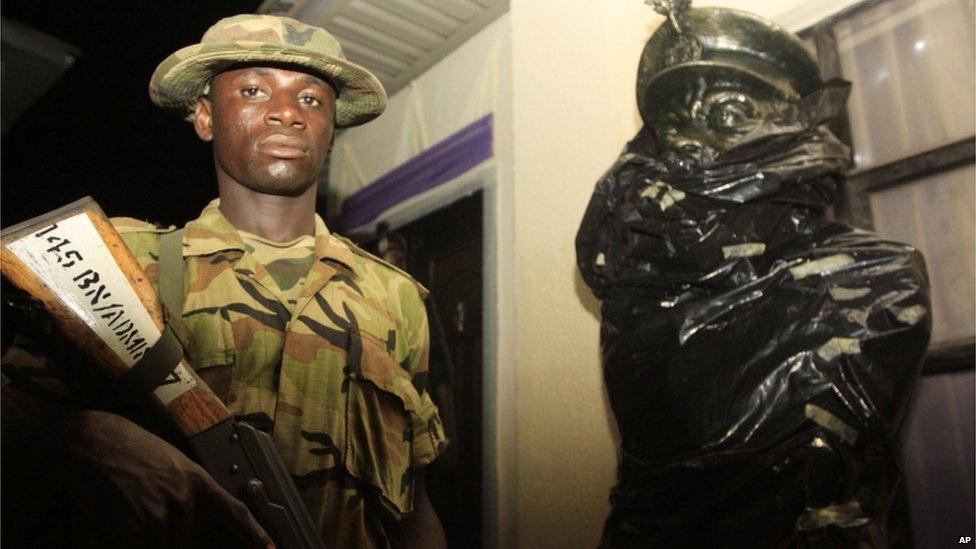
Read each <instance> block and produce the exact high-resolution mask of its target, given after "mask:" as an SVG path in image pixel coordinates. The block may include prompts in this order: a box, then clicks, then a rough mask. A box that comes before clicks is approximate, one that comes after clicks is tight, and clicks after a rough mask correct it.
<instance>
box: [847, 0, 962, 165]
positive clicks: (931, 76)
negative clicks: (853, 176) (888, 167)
mask: <svg viewBox="0 0 976 549" xmlns="http://www.w3.org/2000/svg"><path fill="white" fill-rule="evenodd" d="M973 4H974V2H973V0H888V1H885V2H881V3H880V4H879V5H878V6H875V7H873V8H870V9H867V10H865V11H863V12H860V13H857V14H855V15H854V16H852V17H850V18H846V19H845V20H843V21H841V22H839V23H837V25H836V27H835V32H836V35H837V48H838V50H839V52H840V58H841V66H842V67H843V73H844V76H845V78H848V79H850V80H852V81H853V82H854V90H853V92H852V94H851V100H850V102H849V103H848V107H849V109H850V120H851V132H852V139H853V142H854V152H855V159H856V160H857V163H858V168H866V167H870V166H876V165H879V164H884V163H885V162H890V161H892V160H897V159H899V158H904V157H906V156H909V155H911V154H915V153H918V152H922V151H924V150H928V149H932V148H935V147H938V146H940V145H944V144H946V143H949V142H952V141H956V140H958V139H962V138H965V137H969V136H972V135H973V133H976V129H974V118H976V112H974V107H973V104H974V101H976V98H974V92H973V80H974V78H976V76H974V68H973V67H974V64H976V57H974V53H973V49H974V44H976V42H974V36H973V35H974V32H973V27H974V25H976V17H974V7H973Z"/></svg>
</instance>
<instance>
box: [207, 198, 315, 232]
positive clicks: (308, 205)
mask: <svg viewBox="0 0 976 549" xmlns="http://www.w3.org/2000/svg"><path fill="white" fill-rule="evenodd" d="M218 186H219V189H220V212H221V213H222V214H224V217H226V218H227V220H228V221H230V223H231V225H233V226H234V227H235V228H237V229H240V230H244V231H247V232H249V233H252V234H256V235H258V236H260V237H262V238H266V239H268V240H271V241H273V242H290V241H292V240H295V239H296V238H298V237H300V236H304V235H314V234H315V186H314V185H313V186H311V187H309V188H308V189H307V190H306V191H305V192H303V193H302V194H300V195H297V196H281V195H274V194H265V193H260V192H257V191H253V190H251V189H247V188H245V187H243V186H241V185H218Z"/></svg>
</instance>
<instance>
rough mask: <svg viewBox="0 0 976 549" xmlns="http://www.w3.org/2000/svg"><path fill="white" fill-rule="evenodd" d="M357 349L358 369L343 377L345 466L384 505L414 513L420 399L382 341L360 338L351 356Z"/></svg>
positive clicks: (394, 509)
mask: <svg viewBox="0 0 976 549" xmlns="http://www.w3.org/2000/svg"><path fill="white" fill-rule="evenodd" d="M355 339H358V340H359V341H358V342H353V340H355ZM357 344H360V345H361V349H359V351H361V352H360V356H359V361H358V365H356V364H350V366H351V367H350V368H347V372H346V376H347V381H348V385H347V387H348V390H347V391H346V399H347V400H346V410H347V414H346V450H347V451H346V454H345V466H346V468H347V470H348V471H349V472H350V473H351V474H352V475H354V476H356V477H358V478H360V479H361V480H364V481H367V482H369V483H370V484H372V485H374V486H376V487H378V488H379V489H380V491H381V495H382V496H383V500H384V502H383V503H384V504H386V506H387V507H391V508H390V510H391V511H393V512H394V513H395V514H397V515H403V514H405V513H408V512H410V511H411V510H412V508H413V476H414V467H413V461H414V460H413V440H414V431H413V424H414V418H415V417H416V416H417V415H418V414H419V413H420V409H421V398H420V394H419V393H418V392H417V390H416V388H414V386H413V383H412V382H411V378H410V374H409V372H407V371H406V370H405V369H404V368H402V367H401V366H400V365H399V364H397V363H396V361H395V360H394V358H393V357H392V356H391V354H390V352H389V351H388V350H387V347H386V345H384V344H383V342H381V341H379V340H377V339H376V338H374V337H373V336H372V335H371V334H369V333H361V334H360V337H359V338H355V337H354V338H351V340H350V346H351V349H350V350H351V351H352V352H353V353H354V352H356V351H357V349H356V348H355V347H356V345H357ZM351 354H352V353H351Z"/></svg>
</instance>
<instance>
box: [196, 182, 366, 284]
mask: <svg viewBox="0 0 976 549" xmlns="http://www.w3.org/2000/svg"><path fill="white" fill-rule="evenodd" d="M229 250H238V251H241V252H245V253H246V252H247V249H246V248H245V247H244V241H243V240H241V235H240V234H239V233H238V232H237V229H236V228H234V226H233V225H231V223H230V221H228V220H227V218H226V217H224V214H223V213H222V212H221V211H220V199H219V198H215V199H214V200H212V201H211V202H210V203H209V204H207V206H206V207H205V208H204V209H203V211H202V212H201V213H200V217H198V218H196V219H194V220H193V221H190V222H188V223H187V224H186V227H185V230H184V232H183V256H184V257H191V256H201V255H210V254H215V253H217V252H223V251H229ZM315 255H316V257H317V258H318V259H319V260H320V261H322V260H331V261H336V262H338V263H341V264H343V265H345V266H346V267H347V268H348V269H350V270H351V271H353V272H356V260H355V257H354V255H353V252H352V250H351V249H350V248H349V246H348V245H347V244H346V243H345V242H343V241H342V240H340V239H339V238H337V237H336V236H335V235H333V234H332V233H330V232H329V229H328V228H327V227H326V226H325V222H324V221H322V218H321V217H320V216H319V215H318V214H315Z"/></svg>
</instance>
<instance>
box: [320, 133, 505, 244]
mask: <svg viewBox="0 0 976 549" xmlns="http://www.w3.org/2000/svg"><path fill="white" fill-rule="evenodd" d="M492 156H493V152H492V117H491V114H488V115H486V116H484V117H483V118H480V119H478V120H476V121H474V122H472V123H471V124H468V125H467V126H465V127H464V128H462V129H460V130H458V131H457V132H455V133H453V134H451V135H450V136H448V137H446V138H444V139H443V140H441V141H440V142H438V143H437V144H435V145H433V146H432V147H430V148H428V149H427V150H425V151H423V152H422V153H420V154H418V155H417V156H415V157H413V158H411V159H410V160H407V161H406V162H404V163H403V164H401V165H399V166H397V167H396V168H394V169H392V170H391V171H389V172H387V173H386V174H385V175H383V176H381V177H380V178H379V179H377V180H376V181H374V182H372V183H370V184H369V185H366V186H365V187H363V188H362V189H360V190H359V191H357V192H356V193H355V194H353V195H352V196H350V197H349V198H347V199H346V201H345V202H343V203H342V214H341V215H340V216H339V218H338V219H337V220H336V222H335V227H336V229H337V230H339V231H340V232H341V231H344V230H349V229H353V228H356V227H359V226H360V225H365V224H367V223H369V222H371V221H373V220H375V219H376V218H377V217H378V216H379V215H380V214H381V213H383V212H384V211H386V210H388V209H389V208H391V207H393V206H395V205H397V204H399V203H400V202H403V201H404V200H407V199H408V198H411V197H413V196H416V195H418V194H420V193H422V192H424V191H426V190H429V189H432V188H434V187H436V186H438V185H441V184H443V183H446V182H448V181H450V180H452V179H454V178H456V177H458V176H459V175H461V174H463V173H464V172H466V171H468V170H470V169H471V168H473V167H475V166H477V165H478V164H481V163H482V162H484V161H485V160H488V159H489V158H491V157H492Z"/></svg>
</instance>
